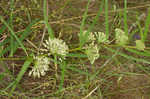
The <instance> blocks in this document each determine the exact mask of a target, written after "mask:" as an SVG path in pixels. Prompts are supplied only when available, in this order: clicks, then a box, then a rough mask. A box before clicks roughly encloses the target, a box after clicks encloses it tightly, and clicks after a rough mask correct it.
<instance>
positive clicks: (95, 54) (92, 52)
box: [84, 42, 99, 64]
mask: <svg viewBox="0 0 150 99" xmlns="http://www.w3.org/2000/svg"><path fill="white" fill-rule="evenodd" d="M84 49H85V53H86V55H87V57H88V59H89V60H90V63H91V64H93V63H94V62H95V60H96V59H98V58H99V48H98V46H97V44H94V42H92V43H91V44H89V45H86V46H85V47H84Z"/></svg>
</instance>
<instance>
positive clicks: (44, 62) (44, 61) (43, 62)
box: [29, 56, 50, 78]
mask: <svg viewBox="0 0 150 99" xmlns="http://www.w3.org/2000/svg"><path fill="white" fill-rule="evenodd" d="M33 64H34V66H33V68H32V70H31V71H30V72H29V76H31V75H32V74H33V76H34V77H38V78H40V77H41V76H44V75H45V74H46V71H48V70H49V64H50V61H49V58H48V57H45V56H35V57H34V62H33Z"/></svg>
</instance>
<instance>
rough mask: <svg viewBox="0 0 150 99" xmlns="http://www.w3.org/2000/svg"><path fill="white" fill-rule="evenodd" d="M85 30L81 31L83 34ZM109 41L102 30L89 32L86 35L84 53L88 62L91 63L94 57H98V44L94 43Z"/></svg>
mask: <svg viewBox="0 0 150 99" xmlns="http://www.w3.org/2000/svg"><path fill="white" fill-rule="evenodd" d="M86 32H87V31H83V35H84V36H85V34H86ZM96 42H97V43H98V44H100V43H109V40H107V38H106V35H105V33H103V32H94V33H93V32H90V33H89V35H88V39H87V41H86V45H85V47H83V49H85V53H86V55H87V57H88V59H89V60H90V63H91V64H93V63H94V61H95V60H96V59H98V58H99V48H98V45H97V44H95V43H96Z"/></svg>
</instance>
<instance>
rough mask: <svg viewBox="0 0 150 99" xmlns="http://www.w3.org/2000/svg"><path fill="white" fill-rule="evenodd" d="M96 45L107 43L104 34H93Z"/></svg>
mask: <svg viewBox="0 0 150 99" xmlns="http://www.w3.org/2000/svg"><path fill="white" fill-rule="evenodd" d="M94 33H95V36H96V38H97V41H98V43H109V40H107V37H106V34H105V33H104V32H94Z"/></svg>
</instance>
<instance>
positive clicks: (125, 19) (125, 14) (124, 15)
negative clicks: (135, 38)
mask: <svg viewBox="0 0 150 99" xmlns="http://www.w3.org/2000/svg"><path fill="white" fill-rule="evenodd" d="M123 17H124V18H123V19H124V20H123V21H124V31H125V33H126V35H128V24H127V0H124V12H123Z"/></svg>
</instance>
